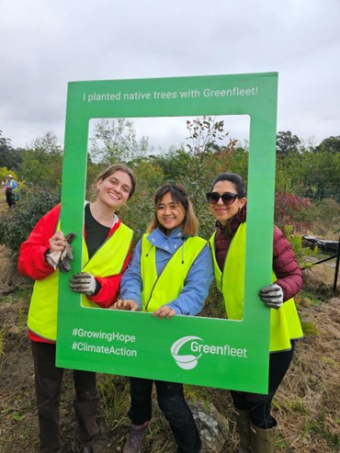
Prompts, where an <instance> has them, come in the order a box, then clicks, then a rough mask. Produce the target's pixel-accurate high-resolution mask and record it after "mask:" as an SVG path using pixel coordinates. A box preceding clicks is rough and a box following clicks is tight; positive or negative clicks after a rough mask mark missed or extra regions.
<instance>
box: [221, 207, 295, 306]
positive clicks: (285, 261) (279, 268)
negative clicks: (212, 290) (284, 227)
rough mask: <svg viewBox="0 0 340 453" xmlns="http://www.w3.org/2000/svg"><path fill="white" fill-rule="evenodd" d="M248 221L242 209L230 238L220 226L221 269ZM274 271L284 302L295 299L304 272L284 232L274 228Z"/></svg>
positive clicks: (230, 229)
mask: <svg viewBox="0 0 340 453" xmlns="http://www.w3.org/2000/svg"><path fill="white" fill-rule="evenodd" d="M245 221H246V209H242V210H241V212H240V213H239V214H237V215H236V216H235V217H234V218H233V219H232V222H231V225H230V228H229V237H226V236H225V233H224V232H223V227H222V226H221V225H218V230H217V232H216V236H215V248H216V259H217V262H218V264H219V267H220V269H221V270H222V269H223V266H224V262H225V259H226V256H227V253H228V249H229V246H230V242H231V240H232V238H233V236H234V234H235V233H236V231H237V228H238V226H239V225H240V223H242V222H245ZM273 270H274V272H275V275H276V277H277V280H276V281H275V283H276V284H278V285H280V286H281V288H282V290H283V300H284V301H286V300H288V299H290V298H291V297H294V296H295V295H296V294H297V293H298V292H299V291H300V290H301V289H302V286H303V281H302V271H301V269H300V267H299V265H298V263H297V261H296V257H295V254H294V252H293V250H292V248H291V246H290V244H289V242H288V241H287V239H286V238H285V236H284V234H283V233H282V231H281V230H280V229H279V228H277V227H274V243H273Z"/></svg>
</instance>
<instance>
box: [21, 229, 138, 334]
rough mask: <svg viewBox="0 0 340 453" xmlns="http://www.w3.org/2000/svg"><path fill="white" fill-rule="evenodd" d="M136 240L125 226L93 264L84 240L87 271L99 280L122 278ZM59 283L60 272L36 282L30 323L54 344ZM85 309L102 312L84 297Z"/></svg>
mask: <svg viewBox="0 0 340 453" xmlns="http://www.w3.org/2000/svg"><path fill="white" fill-rule="evenodd" d="M58 229H59V228H58ZM132 236H133V231H132V230H131V229H130V228H128V227H127V226H126V225H124V224H123V223H121V224H120V226H119V228H118V229H117V230H116V231H115V232H114V234H113V235H112V236H110V237H109V238H108V239H107V240H106V241H105V242H104V243H103V244H102V246H101V247H100V248H99V249H98V250H97V251H96V253H95V254H94V255H93V256H92V258H91V259H90V260H89V255H88V251H87V247H86V243H85V240H84V238H83V245H82V247H83V263H85V265H84V264H83V271H84V272H89V273H91V274H93V275H95V276H98V277H108V276H110V275H117V274H119V273H120V272H121V270H122V268H123V265H124V262H125V260H126V257H127V255H128V253H129V250H130V245H131V241H132ZM58 281H59V271H58V270H56V271H55V272H53V273H52V274H51V275H49V276H48V277H47V278H44V279H43V280H36V282H35V283H34V287H33V294H32V298H31V303H30V308H29V313H28V321H27V324H28V328H29V329H30V330H31V331H32V332H34V333H35V334H36V335H38V336H40V337H42V338H45V339H48V340H53V341H54V340H56V338H57V306H58ZM81 305H82V306H83V307H93V308H99V307H98V305H97V304H95V303H94V302H91V301H90V300H89V299H88V298H87V297H86V296H85V295H84V294H83V295H82V298H81Z"/></svg>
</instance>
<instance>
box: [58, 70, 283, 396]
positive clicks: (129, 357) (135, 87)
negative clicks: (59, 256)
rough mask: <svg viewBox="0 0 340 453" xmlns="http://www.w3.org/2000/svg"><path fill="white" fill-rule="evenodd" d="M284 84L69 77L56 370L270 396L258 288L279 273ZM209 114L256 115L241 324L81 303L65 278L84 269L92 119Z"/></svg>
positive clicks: (264, 77) (270, 79)
mask: <svg viewBox="0 0 340 453" xmlns="http://www.w3.org/2000/svg"><path fill="white" fill-rule="evenodd" d="M277 87H278V74H277V73H260V74H245V75H217V76H197V77H178V78H160V79H140V80H138V79H135V80H107V81H85V82H71V83H69V85H68V96H67V115H66V133H65V154H64V166H63V187H62V210H61V229H62V231H63V232H64V233H65V234H67V233H69V232H71V231H72V232H75V233H76V239H75V241H74V243H73V245H74V261H73V262H72V269H71V271H70V272H69V273H68V274H60V278H59V305H58V341H57V366H59V367H64V368H71V369H81V370H89V371H97V372H102V373H110V374H118V375H125V376H137V377H142V378H151V379H156V380H165V381H170V382H171V381H172V382H181V383H187V384H196V385H203V386H209V387H217V388H227V389H233V390H240V391H249V392H258V393H266V392H267V390H268V362H269V353H268V351H269V318H270V310H268V309H267V308H266V307H265V306H264V304H263V303H262V302H261V301H260V299H259V297H258V291H259V288H261V287H263V286H265V285H267V284H269V283H270V282H271V275H272V246H273V211H274V182H275V140H276V115H277ZM203 115H211V116H214V115H249V116H250V136H249V139H250V140H249V143H250V149H249V167H248V211H247V240H246V268H245V304H244V318H243V320H241V321H231V320H225V319H210V318H200V317H188V316H175V317H173V318H171V319H170V320H159V319H157V318H153V317H152V315H151V314H149V313H131V312H123V311H115V310H104V309H100V308H98V309H97V308H83V307H82V306H81V300H80V295H78V294H76V293H73V292H72V291H71V290H70V289H69V286H68V280H69V278H70V276H71V275H73V274H74V273H77V272H81V267H82V266H81V260H82V257H81V238H82V231H83V215H84V213H83V211H84V197H85V175H86V166H87V145H88V129H89V121H90V120H91V119H93V118H139V117H140V118H142V117H172V116H176V117H177V116H185V117H188V116H191V117H197V116H203ZM202 189H203V188H202ZM203 190H204V189H203ZM213 224H214V221H213V219H212V222H211V225H212V232H213ZM129 226H130V227H131V228H133V225H129ZM259 238H260V240H259Z"/></svg>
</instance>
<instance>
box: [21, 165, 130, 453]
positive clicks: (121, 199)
mask: <svg viewBox="0 0 340 453" xmlns="http://www.w3.org/2000/svg"><path fill="white" fill-rule="evenodd" d="M135 187H136V179H135V176H134V174H133V172H132V171H131V170H130V169H129V168H128V167H126V166H125V165H123V164H115V165H112V166H111V167H109V168H108V169H106V170H105V171H104V172H103V173H102V174H100V175H99V177H98V179H97V183H96V189H97V196H96V199H95V201H94V202H93V203H86V204H85V209H84V237H83V243H84V244H83V249H84V251H85V252H86V253H85V254H84V256H83V267H85V266H86V272H81V273H79V274H76V275H74V276H73V277H72V278H71V279H70V287H71V289H72V290H73V291H75V292H77V293H81V294H83V295H84V297H83V299H84V300H85V302H86V304H87V305H94V306H97V307H101V308H108V307H109V306H111V305H112V304H113V303H114V301H115V300H116V299H117V296H118V293H119V286H120V280H121V277H122V274H123V272H124V270H125V269H126V267H127V265H128V262H129V259H130V252H131V243H132V234H133V233H132V230H130V228H128V227H127V226H125V225H124V224H123V223H122V222H121V220H120V219H119V218H118V216H117V215H116V214H115V212H116V210H117V209H118V208H120V207H121V206H122V205H124V204H125V203H126V202H127V200H128V199H129V198H130V197H131V196H132V195H133V193H134V191H135ZM59 216H60V205H57V206H56V207H55V208H53V209H52V210H51V211H49V212H48V213H47V214H46V215H44V216H43V217H42V218H41V219H40V220H39V222H38V223H37V225H36V226H35V228H34V229H33V231H32V233H31V234H30V235H29V237H28V239H27V241H25V242H24V243H23V244H22V245H21V248H20V255H19V264H18V267H19V271H20V272H21V273H22V274H23V275H25V276H27V277H31V278H33V279H34V280H35V284H34V288H33V294H32V298H31V303H30V309H29V314H28V333H29V338H30V340H31V344H32V353H33V359H34V369H35V388H36V396H37V405H38V417H39V437H40V453H59V452H61V451H62V442H61V438H60V430H59V399H60V389H61V383H62V377H63V371H64V370H63V369H62V368H57V367H56V366H55V352H56V338H57V302H58V300H57V299H58V274H59V272H67V271H68V270H69V269H70V265H69V261H70V260H71V259H72V247H71V245H70V244H69V242H70V236H71V235H69V236H67V237H65V235H64V233H63V232H62V231H61V230H60V229H59ZM99 249H100V256H99V254H98V255H97V251H98V250H99ZM102 262H105V271H104V270H103V269H102V268H101V263H102ZM108 262H109V263H110V264H109V265H108ZM85 296H86V297H85ZM74 386H75V392H76V395H75V400H74V408H75V414H76V421H77V426H76V432H75V439H76V442H75V445H74V451H75V452H78V453H93V451H94V450H93V441H94V438H95V436H96V435H97V433H98V427H97V424H96V419H95V416H96V409H97V405H98V401H99V396H98V392H97V388H96V375H95V373H93V372H88V371H80V370H75V371H74Z"/></svg>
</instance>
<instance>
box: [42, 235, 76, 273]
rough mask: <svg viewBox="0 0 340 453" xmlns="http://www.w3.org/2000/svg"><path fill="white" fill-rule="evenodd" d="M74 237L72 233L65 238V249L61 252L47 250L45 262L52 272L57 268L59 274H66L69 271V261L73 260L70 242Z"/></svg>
mask: <svg viewBox="0 0 340 453" xmlns="http://www.w3.org/2000/svg"><path fill="white" fill-rule="evenodd" d="M75 237H76V235H75V234H74V233H70V234H68V235H67V236H66V237H65V239H66V247H65V249H64V250H63V251H62V252H61V251H57V252H50V250H47V252H46V255H45V257H46V261H47V262H48V264H49V265H50V266H52V267H53V269H54V270H56V269H57V268H58V269H59V271H60V272H68V271H69V270H70V269H71V266H70V261H72V260H73V247H72V245H71V242H72V241H73V239H74V238H75Z"/></svg>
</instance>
